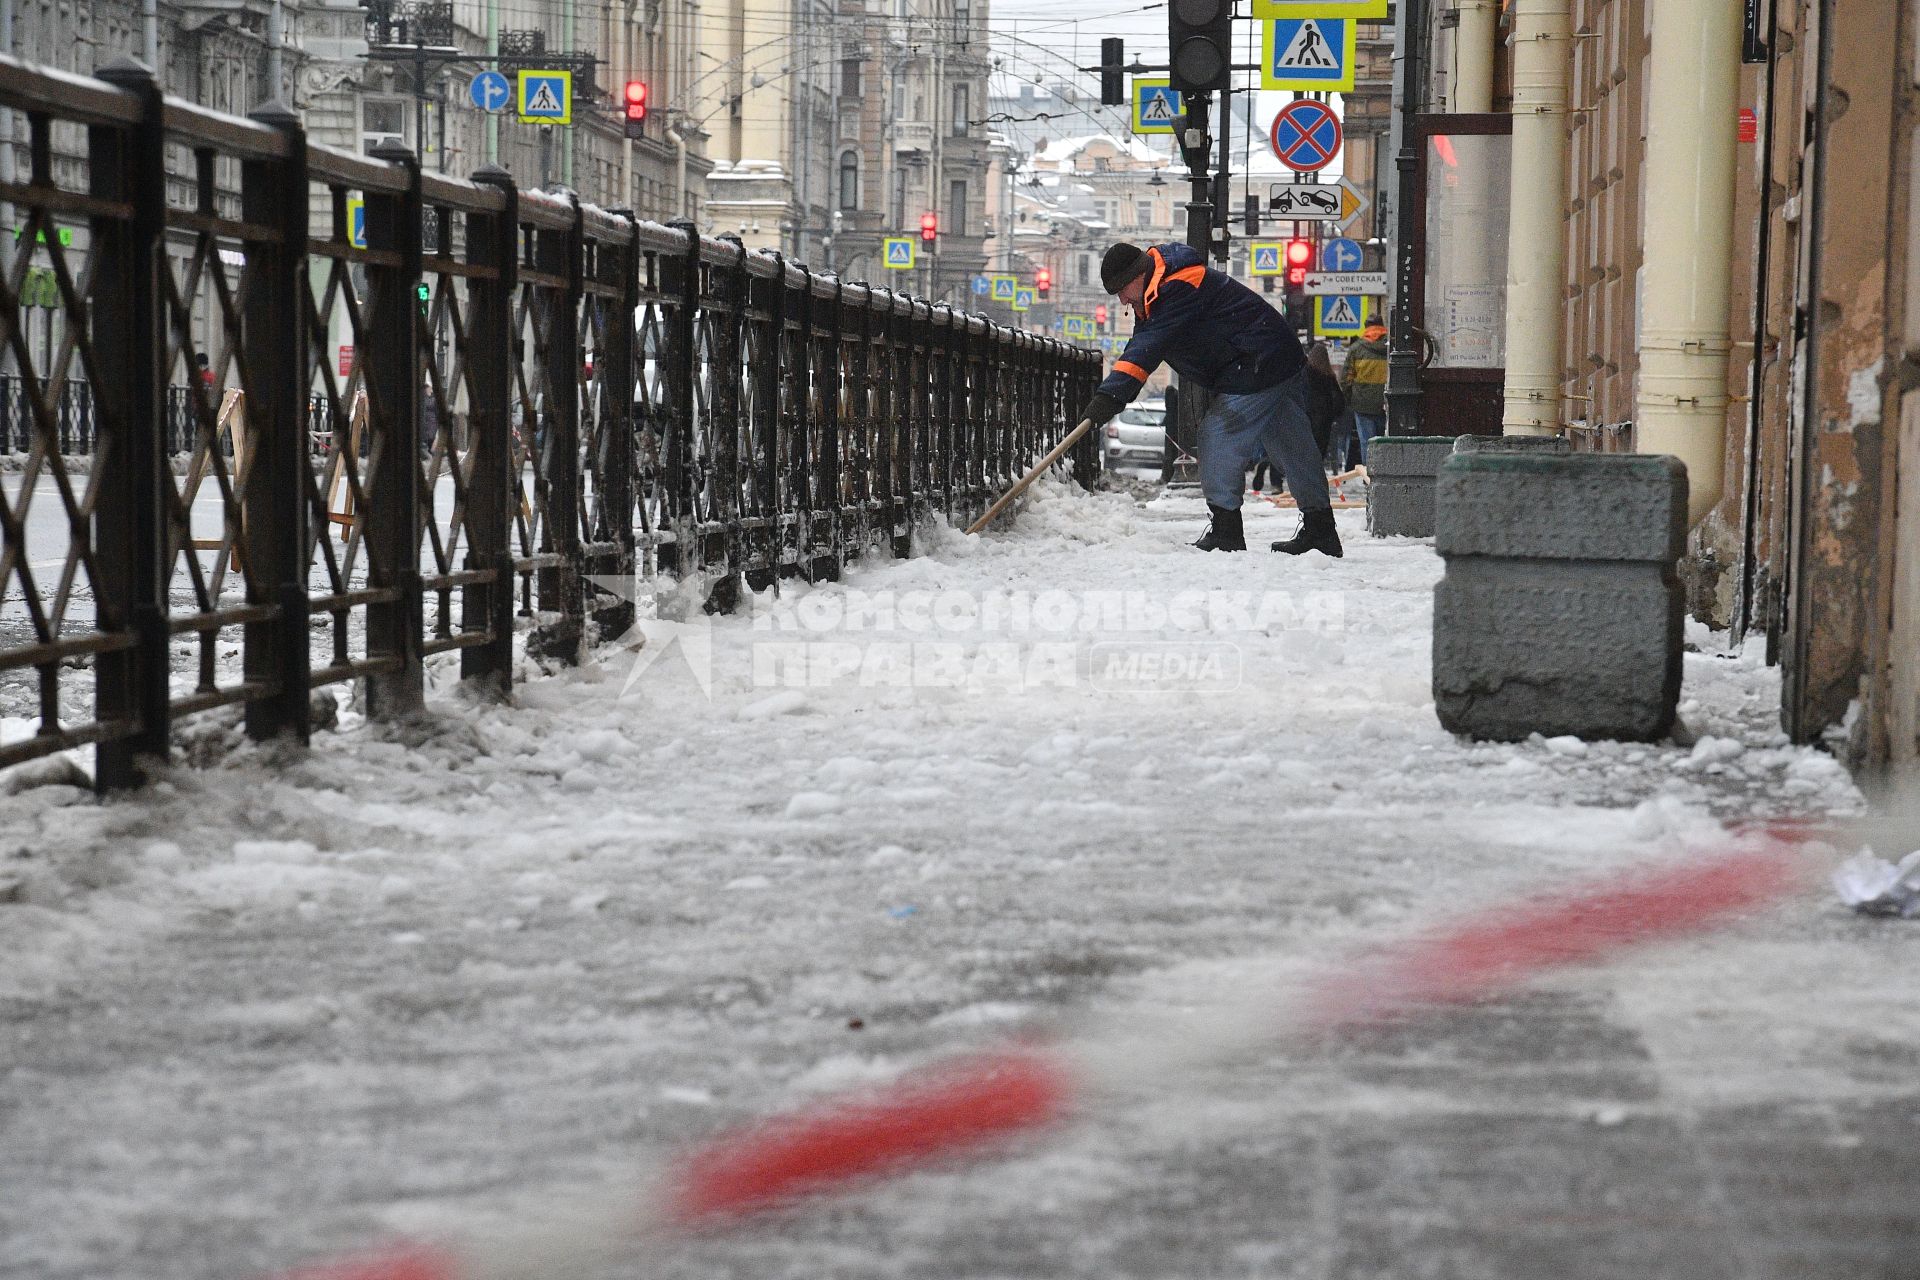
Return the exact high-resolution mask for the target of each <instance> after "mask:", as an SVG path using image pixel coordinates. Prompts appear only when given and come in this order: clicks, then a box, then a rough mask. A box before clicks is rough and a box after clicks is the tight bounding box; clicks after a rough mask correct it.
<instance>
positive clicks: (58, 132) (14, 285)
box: [0, 58, 1100, 787]
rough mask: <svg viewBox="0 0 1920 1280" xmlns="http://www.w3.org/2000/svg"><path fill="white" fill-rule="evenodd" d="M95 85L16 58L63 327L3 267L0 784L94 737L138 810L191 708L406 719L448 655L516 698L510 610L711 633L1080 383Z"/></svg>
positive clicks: (409, 164)
mask: <svg viewBox="0 0 1920 1280" xmlns="http://www.w3.org/2000/svg"><path fill="white" fill-rule="evenodd" d="M100 74H101V79H100V80H89V79H84V78H80V77H75V76H70V75H65V74H61V73H57V72H49V71H45V70H41V69H36V68H30V67H27V66H25V65H23V64H21V63H19V62H16V61H13V60H10V59H5V58H0V107H5V108H10V109H13V110H15V111H17V112H18V113H19V115H20V116H21V117H24V119H25V120H26V122H27V133H28V143H29V145H28V151H29V154H30V157H31V163H30V166H29V173H28V174H27V175H26V176H25V178H24V179H23V180H21V181H18V182H16V183H14V184H10V185H0V201H4V202H7V203H10V204H11V205H12V206H13V207H14V208H15V210H16V211H17V214H16V217H17V220H18V221H19V222H20V223H21V225H22V227H23V233H22V236H21V241H22V243H24V244H25V245H26V246H29V247H28V248H26V249H20V250H16V260H17V261H19V262H21V263H25V262H26V259H25V258H24V257H22V255H23V254H31V255H35V256H34V258H33V261H32V262H31V263H30V264H27V265H32V266H38V267H44V269H45V270H46V272H47V273H48V274H49V275H50V277H51V279H52V280H53V282H54V287H55V290H56V292H57V298H56V297H55V296H53V295H51V294H48V293H47V292H46V288H45V285H44V283H41V284H36V286H35V287H36V289H38V290H39V292H38V293H36V295H35V297H34V298H33V299H31V300H30V301H31V302H33V303H36V304H38V306H39V308H40V309H41V310H42V311H44V312H52V313H55V314H54V315H53V317H52V319H51V320H48V319H47V318H46V317H44V316H43V317H42V321H43V322H45V323H51V324H52V326H53V327H52V328H44V327H43V328H42V329H40V330H38V332H39V333H40V335H41V339H42V340H41V341H40V342H38V343H37V344H36V343H29V342H28V341H27V337H26V333H25V329H24V327H23V324H22V320H21V316H22V305H23V303H22V297H21V294H22V293H23V291H24V290H23V288H22V287H21V285H20V284H19V282H20V281H21V280H23V279H24V273H23V272H22V271H21V270H16V269H15V268H14V267H13V266H9V268H8V269H7V270H5V271H0V344H3V345H4V347H5V350H6V352H7V354H8V356H9V357H10V360H9V361H8V363H9V364H10V365H11V372H12V373H13V374H15V375H17V377H18V383H17V386H16V387H15V388H14V389H13V395H12V397H11V398H10V399H9V400H8V402H7V405H6V411H7V414H8V415H11V416H9V417H8V421H9V422H10V423H12V422H16V421H18V420H20V419H24V421H25V423H26V428H25V431H24V433H21V432H19V431H18V430H16V431H15V434H14V436H13V437H12V438H11V440H10V443H11V444H12V445H13V446H14V447H17V448H18V449H19V450H20V452H21V454H23V455H24V461H23V464H22V466H21V467H20V469H18V470H12V471H9V472H8V473H6V474H4V475H0V589H3V590H4V596H3V597H0V715H4V716H6V717H8V718H10V719H12V720H14V721H15V722H16V723H17V722H18V721H21V720H25V721H28V722H30V723H33V724H34V725H35V732H33V733H32V734H31V735H30V736H27V737H24V738H22V737H13V738H11V739H6V740H0V765H6V764H11V763H15V762H17V761H21V760H25V759H29V758H32V757H35V756H40V755H45V754H48V753H50V752H54V751H58V750H63V749H67V748H72V747H75V746H80V745H84V744H89V743H91V744H95V748H96V766H97V767H96V778H97V780H98V783H99V785H101V786H103V787H109V786H122V785H129V784H132V783H135V782H137V781H138V780H139V778H140V769H139V761H140V760H141V759H142V758H144V757H152V758H164V757H165V756H166V755H167V752H168V744H169V741H170V737H171V729H172V726H173V724H174V723H175V722H176V721H177V720H178V719H180V718H181V717H183V716H187V715H190V714H193V713H195V712H199V711H204V710H206V709H209V708H213V707H218V706H222V705H231V704H235V703H240V704H244V706H245V709H246V713H245V714H246V724H247V729H248V732H249V733H250V734H253V735H255V736H258V737H266V736H272V735H279V734H287V733H290V734H293V735H295V736H296V737H299V738H301V739H302V740H304V739H305V737H306V735H307V732H308V719H309V706H310V698H309V695H310V692H311V691H312V690H313V689H314V688H316V687H318V686H322V685H325V684H327V683H329V682H335V681H343V680H351V679H362V680H365V681H366V694H367V698H366V703H367V707H368V709H369V711H370V712H371V713H372V714H375V715H380V716H402V715H406V714H408V713H410V712H411V711H412V710H413V709H415V708H416V707H417V706H418V705H419V703H420V701H421V697H422V689H423V682H424V675H423V664H424V662H425V660H426V659H427V658H429V657H430V656H431V655H433V654H435V653H439V652H443V651H458V652H459V655H460V658H459V663H460V671H461V673H462V675H463V676H464V677H466V678H468V679H469V680H471V681H474V682H476V683H477V684H480V685H482V686H485V687H489V688H493V689H500V688H504V686H505V684H506V682H507V681H508V680H509V678H510V672H511V669H512V661H513V633H514V627H515V615H516V612H517V613H519V614H521V615H523V616H528V617H530V618H531V621H530V622H529V624H528V625H529V626H530V627H531V628H532V634H531V635H530V637H529V639H528V642H527V643H528V649H529V651H530V652H532V653H535V654H541V655H546V656H548V657H550V658H553V659H556V660H560V661H571V660H573V659H574V658H576V657H577V655H578V654H579V652H580V649H581V646H582V645H583V644H585V643H589V642H591V641H593V640H594V639H596V638H598V637H601V636H607V635H609V634H618V633H619V632H620V631H622V630H624V629H625V628H626V627H627V626H628V625H629V624H630V622H631V619H632V616H633V608H634V606H633V604H632V601H631V599H629V598H627V597H629V596H630V595H631V594H632V593H631V592H625V593H622V592H604V591H601V590H598V589H597V588H595V587H594V585H593V583H592V579H593V578H595V577H598V576H602V575H611V576H614V577H629V576H637V577H645V576H647V575H654V574H665V575H673V576H675V577H677V578H680V579H683V580H684V579H688V578H692V579H696V580H698V581H699V582H701V583H702V584H703V585H704V586H705V588H706V590H707V593H708V597H709V599H710V601H711V603H712V604H713V606H714V607H717V608H727V607H730V606H731V605H732V604H733V602H734V601H735V600H736V599H737V598H738V594H739V591H740V589H741V587H742V586H746V585H750V586H754V587H760V586H764V585H765V584H767V583H769V582H771V581H773V580H774V579H775V578H776V577H779V576H783V575H799V576H804V577H807V578H811V579H818V578H823V577H831V576H833V575H835V574H837V573H838V572H839V570H840V568H841V566H843V565H845V564H846V563H848V562H849V561H850V560H851V559H853V558H856V557H859V556H861V555H864V554H867V553H869V552H873V551H880V552H881V553H883V554H890V555H895V556H902V555H907V554H910V552H911V550H912V545H913V537H914V527H915V523H916V521H917V520H919V519H922V518H925V517H928V516H930V515H932V514H934V513H944V514H946V515H947V516H948V517H949V518H954V519H961V518H967V517H969V516H971V515H972V514H974V513H976V512H978V511H979V510H980V509H982V508H983V507H984V506H985V505H986V503H987V502H988V501H989V500H990V499H991V498H992V497H993V496H994V494H996V493H997V492H998V491H999V490H1000V489H1002V488H1003V487H1004V486H1005V485H1006V484H1007V483H1009V482H1010V481H1011V480H1012V479H1013V478H1014V477H1015V476H1016V475H1017V473H1018V471H1019V469H1020V467H1021V466H1022V464H1023V463H1025V462H1026V461H1027V460H1028V459H1030V458H1032V457H1033V456H1034V455H1035V454H1036V453H1038V452H1039V451H1041V450H1042V449H1043V448H1044V447H1045V446H1046V445H1047V444H1048V443H1049V442H1050V441H1051V440H1053V439H1057V438H1058V435H1059V434H1060V433H1061V432H1062V431H1063V430H1064V428H1065V426H1066V416H1067V413H1068V411H1069V410H1070V409H1072V408H1074V407H1076V406H1077V405H1078V404H1079V402H1080V401H1081V400H1082V399H1083V398H1084V397H1085V396H1087V395H1089V394H1091V392H1092V389H1093V386H1094V384H1095V382H1096V381H1097V379H1098V377H1099V373H1100V365H1099V359H1098V357H1097V355H1095V354H1094V353H1092V352H1089V351H1084V350H1081V349H1078V348H1074V347H1069V346H1065V345H1063V344H1061V343H1059V342H1056V341H1053V340H1051V339H1048V338H1044V337H1040V336H1037V335H1033V334H1028V333H1023V332H1019V331H1015V330H1010V329H1006V328H1003V327H1001V326H998V325H995V324H993V323H991V322H989V321H987V320H984V319H982V318H981V317H978V316H972V315H967V314H964V313H962V312H959V311H954V310H952V309H950V308H947V307H945V306H939V305H934V304H930V303H927V302H925V301H922V300H919V299H913V298H908V297H905V296H902V295H899V294H895V293H891V292H889V291H886V290H881V289H873V288H869V287H867V286H864V285H859V284H847V283H843V282H841V281H838V280H834V279H830V278H824V277H820V276H816V275H812V274H809V273H808V272H806V271H804V270H801V269H800V268H798V267H796V266H794V265H793V264H790V263H787V262H784V261H782V260H781V259H780V257H779V256H778V255H772V254H765V253H758V252H750V251H748V250H746V249H743V248H742V247H741V246H740V245H739V244H738V243H737V242H731V241H725V240H715V239H710V238H706V237H703V236H700V235H698V234H697V233H695V231H694V229H693V228H692V227H691V226H689V225H676V226H659V225H656V224H653V223H647V222H640V221H637V220H635V219H633V218H632V217H630V216H627V215H625V214H621V213H612V212H607V211H605V210H601V209H597V208H593V207H590V206H582V205H580V204H579V203H577V202H576V201H574V200H573V199H571V198H566V199H560V198H555V197H553V196H550V195H543V194H538V193H533V192H523V191H520V190H518V189H517V187H516V185H515V183H514V180H513V178H512V176H511V175H509V174H507V173H505V172H503V171H500V170H484V171H482V172H481V173H479V174H477V175H475V178H474V180H472V181H465V180H460V179H455V178H449V177H446V176H444V175H438V174H432V173H423V172H422V171H421V169H420V166H419V165H418V163H417V161H416V160H415V158H414V157H413V156H412V155H411V154H409V153H407V152H405V151H403V150H398V149H395V150H390V151H385V152H381V153H379V154H376V155H375V156H372V157H368V156H363V155H358V154H354V153H350V152H345V151H338V150H334V149H332V148H328V147H323V146H319V145H315V144H310V143H309V142H308V141H307V140H306V138H305V137H304V134H303V132H302V130H301V127H300V124H299V121H298V119H297V118H296V117H294V116H293V115H292V114H291V113H288V112H285V111H284V110H274V109H271V108H270V109H267V110H263V111H262V112H259V113H257V114H256V115H255V116H254V117H253V118H251V119H240V118H236V117H231V116H223V115H219V114H217V113H214V112H210V111H207V110H205V109H203V108H200V107H196V106H193V105H191V104H188V103H183V102H179V101H176V100H173V99H167V98H163V97H162V96H161V94H160V93H159V91H158V89H157V87H156V86H155V84H154V82H153V80H152V78H151V76H150V75H149V74H148V73H147V72H146V70H145V69H144V68H142V67H140V66H139V65H138V64H134V63H129V62H121V63H118V64H115V65H112V66H109V67H107V68H105V69H103V70H102V72H101V73H100ZM76 154H77V155H84V156H85V157H86V164H85V165H84V166H72V165H57V164H56V163H55V160H54V158H55V157H56V155H60V156H71V155H76ZM170 163H171V167H172V169H173V174H172V178H173V184H174V189H175V198H174V199H173V200H172V201H171V202H170V201H169V200H168V195H167V193H168V182H169V175H168V168H169V164H170ZM183 167H184V169H185V171H188V172H190V173H191V174H192V179H191V182H187V181H185V180H183V178H182V176H181V175H182V171H183ZM75 172H80V173H82V174H83V175H84V176H83V177H82V178H80V179H79V180H77V181H76V180H74V179H72V178H71V177H70V176H69V175H71V174H72V173H75ZM63 178H66V181H64V182H63V181H62V179H63ZM189 189H190V190H191V198H190V199H183V198H182V197H181V192H183V191H186V190H189ZM62 229H66V230H67V231H68V234H67V235H65V236H63V235H61V234H60V232H61V231H62ZM37 279H38V278H37ZM49 303H52V304H53V305H52V306H50V307H49V306H48V304H49ZM56 321H57V323H55V322H56ZM56 335H57V336H56ZM343 335H344V336H343ZM336 339H339V340H336ZM36 345H37V346H38V348H39V349H38V350H37V351H36V350H35V346H36ZM202 357H204V358H205V359H204V362H203V361H202ZM76 386H77V387H78V388H81V389H75V388H76ZM77 404H84V406H85V431H84V434H85V444H84V446H80V445H79V444H78V443H77V440H78V431H79V429H78V428H77V427H76V426H75V423H74V421H73V414H74V412H75V409H74V408H73V407H72V406H74V405H77ZM1083 444H1084V446H1085V447H1084V448H1083V449H1082V450H1081V451H1080V452H1079V453H1078V454H1077V455H1076V456H1075V459H1074V460H1075V463H1076V469H1077V473H1078V474H1079V475H1081V476H1082V477H1091V476H1092V474H1093V473H1094V471H1095V469H1096V466H1097V458H1096V457H1095V455H1094V453H1093V449H1094V446H1093V445H1092V444H1091V443H1088V442H1083ZM75 447H85V448H86V449H87V450H88V451H89V457H88V459H87V466H86V467H85V468H82V467H80V466H77V465H74V463H73V460H72V458H71V456H70V455H69V453H68V452H67V451H68V450H69V449H71V448H75ZM169 455H174V456H172V457H170V456H169ZM235 653H237V654H238V660H237V661H236V660H234V659H233V658H232V657H230V656H229V655H233V654H235Z"/></svg>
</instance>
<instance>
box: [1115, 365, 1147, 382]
mask: <svg viewBox="0 0 1920 1280" xmlns="http://www.w3.org/2000/svg"><path fill="white" fill-rule="evenodd" d="M1113 371H1114V372H1115V373H1124V374H1126V375H1127V376H1128V377H1129V378H1132V379H1133V380H1134V381H1136V382H1145V381H1146V380H1147V371H1146V370H1145V369H1142V368H1141V367H1140V366H1139V365H1137V364H1135V363H1134V362H1133V361H1131V360H1115V361H1114V362H1113Z"/></svg>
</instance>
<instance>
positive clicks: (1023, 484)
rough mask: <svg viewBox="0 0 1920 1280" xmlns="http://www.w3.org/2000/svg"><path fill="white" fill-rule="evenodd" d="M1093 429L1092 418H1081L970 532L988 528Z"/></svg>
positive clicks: (988, 510)
mask: <svg viewBox="0 0 1920 1280" xmlns="http://www.w3.org/2000/svg"><path fill="white" fill-rule="evenodd" d="M1092 429H1093V419H1092V418H1082V419H1080V425H1079V426H1077V427H1075V428H1074V429H1073V430H1071V431H1069V432H1067V438H1066V439H1065V440H1062V441H1061V442H1060V443H1059V444H1057V445H1055V446H1053V452H1052V453H1049V454H1048V455H1047V456H1046V457H1044V458H1042V459H1040V462H1039V464H1038V465H1036V466H1035V467H1034V469H1033V470H1031V471H1029V472H1027V474H1025V475H1024V476H1021V477H1020V483H1018V484H1016V485H1014V486H1013V488H1011V489H1009V490H1007V491H1006V493H1004V494H1002V495H1001V497H1000V501H998V502H996V503H994V504H993V505H992V506H990V507H988V508H987V514H985V515H983V516H981V517H980V518H979V519H978V520H975V521H974V522H973V523H972V524H971V525H969V526H967V532H968V533H970V534H972V533H978V532H980V531H981V530H982V529H984V528H986V527H987V526H988V525H989V524H991V523H993V518H994V517H995V516H997V515H999V514H1000V513H1001V512H1002V511H1004V510H1006V508H1007V504H1008V503H1010V502H1012V501H1013V500H1014V499H1015V498H1017V497H1019V496H1020V495H1021V494H1023V493H1025V492H1026V491H1027V486H1028V485H1030V484H1032V483H1033V482H1034V481H1035V480H1038V479H1039V478H1040V474H1041V473H1042V472H1043V471H1045V470H1046V469H1047V468H1048V467H1051V466H1052V465H1053V464H1054V463H1056V462H1058V461H1060V455H1061V454H1064V453H1065V452H1066V451H1067V450H1069V449H1071V448H1073V442H1074V441H1076V440H1078V439H1079V438H1080V437H1081V436H1083V435H1085V434H1087V432H1089V431H1091V430H1092Z"/></svg>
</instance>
